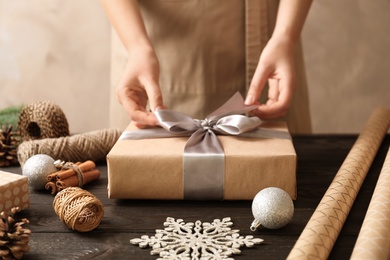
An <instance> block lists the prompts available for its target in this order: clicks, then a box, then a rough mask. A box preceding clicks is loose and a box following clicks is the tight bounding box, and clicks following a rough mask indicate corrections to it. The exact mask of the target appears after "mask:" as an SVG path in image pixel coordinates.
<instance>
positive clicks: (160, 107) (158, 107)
mask: <svg viewBox="0 0 390 260" xmlns="http://www.w3.org/2000/svg"><path fill="white" fill-rule="evenodd" d="M160 109H163V108H162V106H157V107H156V108H155V109H154V111H157V110H160Z"/></svg>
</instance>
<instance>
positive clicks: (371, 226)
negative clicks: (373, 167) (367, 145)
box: [351, 149, 390, 260]
mask: <svg viewBox="0 0 390 260" xmlns="http://www.w3.org/2000/svg"><path fill="white" fill-rule="evenodd" d="M351 259H364V260H366V259H390V149H389V151H388V152H387V156H386V159H385V162H384V164H383V167H382V170H381V173H380V175H379V178H378V182H377V184H376V186H375V190H374V194H373V195H372V198H371V202H370V205H369V206H368V210H367V213H366V216H365V218H364V221H363V225H362V228H361V229H360V232H359V236H358V239H357V241H356V244H355V247H354V249H353V252H352V256H351Z"/></svg>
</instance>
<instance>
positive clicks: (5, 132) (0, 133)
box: [0, 125, 21, 167]
mask: <svg viewBox="0 0 390 260" xmlns="http://www.w3.org/2000/svg"><path fill="white" fill-rule="evenodd" d="M20 142H21V138H20V135H19V132H18V131H16V132H14V131H12V126H11V125H10V126H8V127H6V126H4V125H3V126H2V127H1V129H0V167H8V166H11V165H15V164H17V163H18V157H17V153H16V149H17V148H18V145H19V144H20Z"/></svg>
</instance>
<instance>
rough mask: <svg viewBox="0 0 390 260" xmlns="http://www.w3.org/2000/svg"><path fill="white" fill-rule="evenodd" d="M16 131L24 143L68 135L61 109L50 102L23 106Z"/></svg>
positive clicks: (67, 127) (66, 122) (65, 120)
mask: <svg viewBox="0 0 390 260" xmlns="http://www.w3.org/2000/svg"><path fill="white" fill-rule="evenodd" d="M18 129H19V132H20V136H21V138H22V140H24V141H26V140H34V139H44V138H57V137H61V136H68V135H69V125H68V120H67V119H66V116H65V114H64V112H63V111H62V109H61V108H60V107H59V106H58V105H57V104H55V103H54V102H52V101H41V102H36V103H31V104H29V105H27V106H24V107H23V108H22V110H21V112H20V114H19V118H18Z"/></svg>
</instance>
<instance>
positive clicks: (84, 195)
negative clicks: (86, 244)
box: [53, 187, 104, 232]
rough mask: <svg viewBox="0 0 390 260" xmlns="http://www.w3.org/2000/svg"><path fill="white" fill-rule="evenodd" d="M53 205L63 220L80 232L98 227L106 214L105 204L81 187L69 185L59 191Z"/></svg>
mask: <svg viewBox="0 0 390 260" xmlns="http://www.w3.org/2000/svg"><path fill="white" fill-rule="evenodd" d="M53 207H54V211H55V212H56V214H57V215H58V217H59V218H60V220H61V221H62V222H64V223H65V224H66V225H67V226H68V227H70V228H71V229H73V230H76V231H79V232H88V231H91V230H93V229H94V228H96V227H97V226H98V225H99V224H100V221H101V220H102V218H103V215H104V208H103V204H102V203H101V202H100V201H99V200H98V199H97V198H96V197H95V196H94V195H92V194H91V193H90V192H88V191H86V190H83V189H81V188H79V187H68V188H66V189H64V190H62V191H60V192H58V193H57V195H56V196H55V197H54V201H53Z"/></svg>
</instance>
